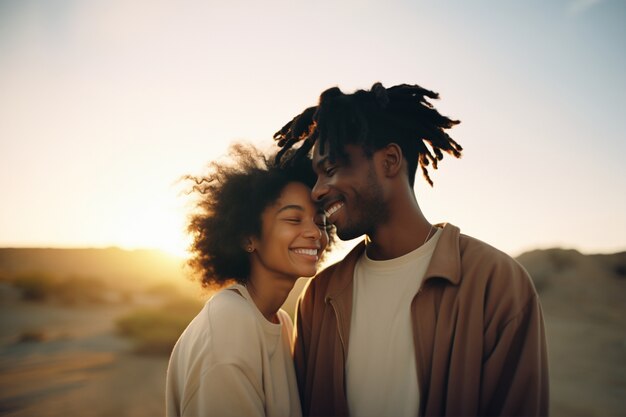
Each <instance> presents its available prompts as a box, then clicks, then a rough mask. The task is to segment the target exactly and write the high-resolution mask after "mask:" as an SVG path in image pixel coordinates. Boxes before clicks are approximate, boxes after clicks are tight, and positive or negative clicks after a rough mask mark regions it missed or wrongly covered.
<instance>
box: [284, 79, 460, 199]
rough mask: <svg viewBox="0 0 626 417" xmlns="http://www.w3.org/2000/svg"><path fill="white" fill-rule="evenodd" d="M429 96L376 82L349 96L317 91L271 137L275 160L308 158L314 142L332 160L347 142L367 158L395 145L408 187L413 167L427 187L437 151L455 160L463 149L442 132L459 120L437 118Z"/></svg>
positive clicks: (406, 87)
mask: <svg viewBox="0 0 626 417" xmlns="http://www.w3.org/2000/svg"><path fill="white" fill-rule="evenodd" d="M428 98H430V99H436V98H439V95H438V94H437V93H434V92H432V91H430V90H426V89H425V88H422V87H420V86H419V85H408V84H401V85H396V86H393V87H390V88H385V87H383V85H382V84H381V83H376V84H374V85H373V86H372V88H371V90H369V91H365V90H358V91H356V92H355V93H353V94H344V93H343V92H342V91H341V90H340V89H339V88H337V87H333V88H330V89H328V90H326V91H324V92H323V93H322V95H321V96H320V99H319V104H318V105H317V106H315V107H309V108H308V109H306V110H305V111H303V112H302V113H301V114H299V115H297V116H296V117H294V118H293V119H292V120H291V121H290V122H289V123H287V124H286V125H285V126H283V128H282V129H280V130H279V131H278V132H276V133H275V134H274V139H275V140H276V141H278V146H279V147H281V148H282V149H281V150H280V151H279V152H278V154H277V156H276V161H277V162H279V163H281V162H282V163H283V164H285V163H290V162H292V161H293V160H295V159H299V158H302V157H303V156H307V155H308V154H309V152H310V151H311V149H312V148H313V145H314V144H315V142H316V141H318V140H319V147H320V152H321V153H324V152H325V148H326V146H328V147H329V150H328V151H329V152H328V153H329V159H330V161H331V162H334V161H335V160H336V159H337V157H343V156H345V154H344V151H343V147H344V146H345V145H348V144H352V145H361V146H363V149H364V150H365V152H366V154H367V155H368V156H371V155H372V154H373V152H374V151H376V150H378V149H382V148H383V147H385V146H386V145H388V144H389V143H396V144H398V146H400V148H401V149H402V152H403V154H404V157H405V158H406V160H407V162H408V168H409V183H410V184H411V186H413V184H414V182H415V171H416V170H417V166H418V164H419V165H420V166H421V168H422V173H423V174H424V177H425V178H426V181H428V183H429V184H430V185H431V186H432V185H433V182H432V180H431V179H430V176H429V175H428V169H427V167H428V165H429V164H430V163H432V166H433V168H434V169H437V162H438V161H440V160H441V159H443V153H442V152H446V153H448V154H450V155H454V156H455V157H456V158H460V157H461V151H462V150H463V148H462V147H461V146H460V145H459V144H458V143H456V142H455V141H454V140H453V139H452V138H451V137H450V136H448V134H447V133H446V132H445V131H444V129H449V128H451V127H452V126H454V125H456V124H459V123H460V122H459V121H458V120H452V119H449V118H448V117H446V116H442V115H441V114H440V113H439V112H438V111H437V110H436V109H435V108H434V107H433V106H432V104H430V102H429V101H428ZM300 141H303V142H304V143H303V144H302V145H301V146H300V148H299V149H298V150H297V152H295V153H292V154H291V156H290V157H288V158H287V159H286V160H285V161H281V158H283V156H284V155H285V153H286V152H287V151H288V150H289V149H290V148H292V147H293V146H294V144H296V143H297V142H300ZM426 144H428V145H430V149H429V148H428V147H427V146H426Z"/></svg>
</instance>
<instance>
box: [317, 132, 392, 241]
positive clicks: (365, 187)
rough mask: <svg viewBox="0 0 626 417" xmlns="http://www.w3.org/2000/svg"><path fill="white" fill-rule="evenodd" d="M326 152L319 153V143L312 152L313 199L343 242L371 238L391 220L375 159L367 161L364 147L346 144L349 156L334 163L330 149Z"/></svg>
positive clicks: (346, 152) (346, 151) (345, 151)
mask: <svg viewBox="0 0 626 417" xmlns="http://www.w3.org/2000/svg"><path fill="white" fill-rule="evenodd" d="M325 151H326V152H325V153H324V154H320V150H319V146H318V144H316V145H315V147H314V149H313V169H314V170H315V172H316V173H317V182H316V183H315V187H313V190H312V191H311V195H312V197H313V200H315V201H316V202H319V203H321V205H322V207H323V208H324V210H325V211H326V215H327V218H328V221H329V222H330V223H332V224H334V225H335V227H336V228H337V236H339V238H340V239H341V240H350V239H354V238H357V237H359V236H362V235H364V234H367V235H372V234H373V233H374V231H375V230H376V228H377V226H378V225H380V224H382V223H384V222H386V221H387V220H388V218H389V213H388V210H387V207H386V204H385V199H384V192H383V187H382V185H381V183H380V181H379V178H378V176H377V173H376V169H375V166H374V164H375V161H374V158H368V157H367V156H366V155H365V152H364V151H363V148H362V147H361V146H358V145H346V146H345V147H344V153H345V155H346V157H345V158H342V157H338V158H337V160H336V161H335V162H334V163H331V162H330V160H329V159H328V146H326V149H325Z"/></svg>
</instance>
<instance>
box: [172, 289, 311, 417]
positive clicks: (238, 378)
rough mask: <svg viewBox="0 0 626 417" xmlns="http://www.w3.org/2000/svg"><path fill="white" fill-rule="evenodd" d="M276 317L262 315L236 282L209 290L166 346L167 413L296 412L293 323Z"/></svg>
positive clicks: (280, 416) (278, 416)
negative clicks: (274, 320)
mask: <svg viewBox="0 0 626 417" xmlns="http://www.w3.org/2000/svg"><path fill="white" fill-rule="evenodd" d="M233 289H236V290H237V291H238V292H239V293H237V291H233ZM278 318H279V321H280V324H274V323H271V322H269V321H268V320H266V319H265V317H264V316H263V314H261V312H260V311H259V310H258V308H257V307H256V305H255V304H254V302H253V301H252V299H251V298H250V294H249V293H248V291H247V290H246V288H245V287H244V286H242V285H233V286H231V287H229V288H228V289H223V290H221V291H220V292H218V293H217V294H215V295H214V296H213V297H212V298H211V299H210V300H209V301H208V302H207V303H206V304H205V306H204V308H203V309H202V310H201V311H200V313H199V314H198V315H197V316H196V317H195V318H194V319H193V320H192V321H191V323H190V324H189V326H188V327H187V329H186V330H185V331H184V332H183V334H182V335H181V336H180V338H179V340H178V342H177V343H176V346H175V347H174V350H173V351H172V355H171V357H170V362H169V366H168V369H167V382H166V414H167V416H168V417H170V416H216V417H223V416H237V417H239V416H268V417H270V416H276V417H284V416H297V417H299V416H301V415H302V411H301V409H300V399H299V396H298V388H297V383H296V375H295V371H294V367H293V360H292V356H291V339H292V338H291V336H292V332H293V324H292V322H291V318H290V317H289V315H287V313H286V312H284V311H283V310H280V311H279V312H278Z"/></svg>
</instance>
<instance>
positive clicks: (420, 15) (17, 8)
mask: <svg viewBox="0 0 626 417" xmlns="http://www.w3.org/2000/svg"><path fill="white" fill-rule="evenodd" d="M183 3H184V5H183V4H179V3H171V2H166V1H133V2H125V1H112V2H108V1H107V2H78V1H65V2H60V3H57V2H47V1H43V0H42V1H35V0H33V1H24V2H19V1H9V2H2V3H0V92H1V93H0V195H2V203H1V209H0V246H57V247H83V246H88V247H94V246H96V247H106V246H120V247H124V248H130V249H133V248H140V247H141V248H161V249H165V250H167V251H168V252H171V253H175V254H178V255H182V254H184V251H185V248H186V246H187V244H188V240H189V238H188V237H187V236H186V235H185V232H184V231H185V223H186V219H187V215H188V212H189V205H188V204H189V202H188V199H186V198H185V196H184V195H181V193H180V189H179V188H180V187H179V184H177V181H178V179H179V178H180V177H181V176H183V175H185V174H190V173H191V174H197V173H199V172H202V170H203V167H204V166H205V165H206V163H208V162H209V161H210V160H212V159H214V158H216V157H218V156H220V155H223V154H224V152H225V151H226V150H227V148H228V144H229V143H231V142H232V141H233V140H247V141H250V142H253V143H257V144H262V145H263V146H265V147H271V146H272V145H271V140H270V139H271V137H272V134H273V133H274V132H275V131H276V130H277V129H279V128H280V127H281V126H282V125H283V124H284V123H285V122H286V121H288V120H290V119H291V118H292V117H293V116H294V115H295V114H297V113H299V112H300V111H301V110H302V109H304V108H305V107H307V106H310V105H314V104H315V102H316V100H317V97H318V95H319V93H320V92H322V91H323V90H324V89H326V88H328V87H330V86H334V85H339V86H340V87H341V88H342V89H344V90H345V91H352V90H354V89H356V88H369V87H370V86H371V85H372V84H373V83H374V82H376V81H381V82H383V83H384V84H385V85H387V86H391V85H394V84H398V83H417V84H421V85H423V86H425V87H427V88H430V89H433V90H435V91H437V92H439V93H440V95H441V100H438V101H436V102H435V103H434V104H435V105H436V106H437V108H439V109H440V110H441V111H442V112H443V113H444V114H446V115H450V116H451V117H453V118H458V119H460V120H461V121H462V123H461V124H460V125H459V126H458V127H456V128H454V129H453V130H452V131H451V135H452V136H453V138H455V139H456V140H457V141H458V142H459V143H461V144H462V146H463V147H464V149H465V151H464V155H463V158H462V159H460V160H454V159H453V158H446V159H444V161H442V163H441V164H440V169H439V171H437V172H434V173H433V175H432V177H433V180H434V182H435V187H434V188H432V189H431V188H430V187H428V186H427V184H426V183H425V182H423V181H422V180H421V179H419V176H418V183H417V185H416V191H417V195H418V200H419V202H420V205H421V206H422V209H423V210H424V212H425V214H426V215H427V217H428V218H429V220H430V221H432V222H446V221H447V222H452V223H454V224H457V225H459V226H460V227H461V229H462V231H463V232H465V233H467V234H470V235H474V236H476V237H479V238H481V239H482V240H485V241H487V242H488V243H491V244H493V245H494V246H497V247H499V248H501V249H503V250H505V251H507V252H509V253H511V254H513V255H517V254H519V253H520V252H522V251H525V250H529V249H532V248H537V247H543V248H545V247H551V246H564V247H572V248H576V249H579V250H581V251H585V252H610V251H616V250H623V249H624V248H626V234H625V233H624V231H626V216H624V213H626V193H624V192H623V190H624V189H626V175H625V170H624V168H623V165H624V164H623V161H622V159H623V155H624V153H625V151H626V141H625V140H624V138H625V137H626V121H625V119H624V117H623V113H624V103H625V102H626V79H625V77H624V76H623V74H624V73H626V53H625V52H624V51H626V29H625V26H624V25H623V22H624V19H625V18H626V6H625V3H624V2H618V1H597V2H580V1H565V0H563V1H557V2H549V4H548V3H546V4H544V3H541V4H539V3H533V4H526V3H525V2H500V3H498V4H496V3H490V4H487V3H486V2H485V3H482V2H480V3H478V4H474V3H472V4H471V5H470V4H467V3H466V2H460V1H455V2H446V5H445V6H444V5H443V4H440V3H428V2H409V1H391V2H385V3H380V2H371V1H366V2H356V1H347V2H339V3H337V2H330V1H321V2H316V3H315V5H314V6H313V5H312V4H311V5H305V4H304V3H298V2H287V1H270V2H262V3H255V2H241V1H233V2H227V3H223V2H222V3H220V2H200V1H185V2H183Z"/></svg>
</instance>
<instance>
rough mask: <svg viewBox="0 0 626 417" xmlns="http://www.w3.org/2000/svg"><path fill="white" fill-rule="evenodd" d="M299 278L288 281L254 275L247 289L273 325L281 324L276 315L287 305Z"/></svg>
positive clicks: (247, 284)
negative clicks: (288, 297) (287, 300)
mask: <svg viewBox="0 0 626 417" xmlns="http://www.w3.org/2000/svg"><path fill="white" fill-rule="evenodd" d="M296 279H297V278H294V279H293V280H287V279H284V278H282V279H281V278H276V277H269V276H265V277H264V276H259V275H258V274H254V273H252V274H251V275H250V279H249V280H248V282H247V283H246V288H247V289H248V293H250V297H251V298H252V301H253V302H254V304H255V305H256V306H257V308H258V309H259V311H260V312H261V314H263V316H264V317H265V318H266V319H267V320H268V321H270V322H272V323H279V321H278V317H277V315H276V313H277V312H278V310H279V309H280V307H281V306H282V305H283V304H284V303H285V300H286V299H287V296H288V295H289V292H290V291H291V289H292V288H293V285H294V283H295V281H296Z"/></svg>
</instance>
